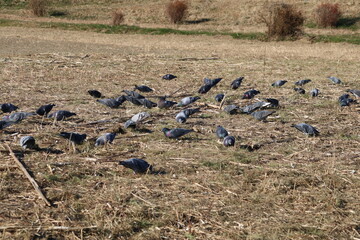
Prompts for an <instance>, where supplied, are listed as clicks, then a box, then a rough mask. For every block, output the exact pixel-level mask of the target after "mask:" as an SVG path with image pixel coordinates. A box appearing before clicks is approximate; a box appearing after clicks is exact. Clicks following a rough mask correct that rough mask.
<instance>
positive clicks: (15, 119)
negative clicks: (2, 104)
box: [3, 112, 35, 123]
mask: <svg viewBox="0 0 360 240" xmlns="http://www.w3.org/2000/svg"><path fill="white" fill-rule="evenodd" d="M33 115H35V113H28V112H15V113H12V114H10V115H9V116H4V117H3V120H4V121H8V122H12V123H19V122H21V121H22V120H24V119H25V118H27V117H29V116H33Z"/></svg>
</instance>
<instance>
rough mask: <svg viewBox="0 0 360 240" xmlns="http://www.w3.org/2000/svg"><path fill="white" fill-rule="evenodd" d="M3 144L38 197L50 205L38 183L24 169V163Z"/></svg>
mask: <svg viewBox="0 0 360 240" xmlns="http://www.w3.org/2000/svg"><path fill="white" fill-rule="evenodd" d="M5 146H6V147H7V148H8V150H9V152H10V156H11V157H12V158H13V159H14V160H15V162H16V164H17V165H18V166H19V168H20V169H21V171H23V173H24V174H25V176H26V177H27V178H28V179H29V181H30V183H31V184H32V185H33V187H34V188H35V191H36V192H37V193H38V195H39V196H40V198H41V199H42V200H44V202H45V203H46V205H48V206H51V203H50V202H49V201H48V200H47V199H46V197H45V196H44V194H43V193H42V191H41V188H40V187H39V185H38V184H37V183H36V181H35V179H34V178H32V177H31V176H30V174H29V172H28V171H27V170H26V168H25V167H24V165H23V164H22V163H21V162H20V160H19V159H18V158H17V157H16V156H15V154H14V152H13V151H12V150H11V148H10V147H9V145H8V144H5Z"/></svg>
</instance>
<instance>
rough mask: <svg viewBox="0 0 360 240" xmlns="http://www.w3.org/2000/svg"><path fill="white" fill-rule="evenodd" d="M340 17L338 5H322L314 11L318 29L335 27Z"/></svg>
mask: <svg viewBox="0 0 360 240" xmlns="http://www.w3.org/2000/svg"><path fill="white" fill-rule="evenodd" d="M340 16H341V12H340V8H339V4H331V3H322V4H320V5H318V6H317V8H316V10H315V21H316V24H317V25H318V26H320V27H334V26H336V24H337V22H338V21H339V18H340Z"/></svg>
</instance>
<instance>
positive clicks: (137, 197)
mask: <svg viewBox="0 0 360 240" xmlns="http://www.w3.org/2000/svg"><path fill="white" fill-rule="evenodd" d="M131 195H133V196H134V197H136V198H137V199H140V200H141V201H143V202H145V203H147V204H149V205H150V206H152V207H154V206H155V205H154V204H152V203H151V202H149V201H147V200H145V199H143V198H141V197H139V196H138V195H135V194H134V193H131Z"/></svg>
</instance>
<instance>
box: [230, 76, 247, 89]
mask: <svg viewBox="0 0 360 240" xmlns="http://www.w3.org/2000/svg"><path fill="white" fill-rule="evenodd" d="M243 80H244V77H239V78H237V79H235V80H234V81H232V83H231V85H230V87H231V89H234V90H235V89H238V88H239V87H240V85H241V83H242V81H243Z"/></svg>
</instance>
